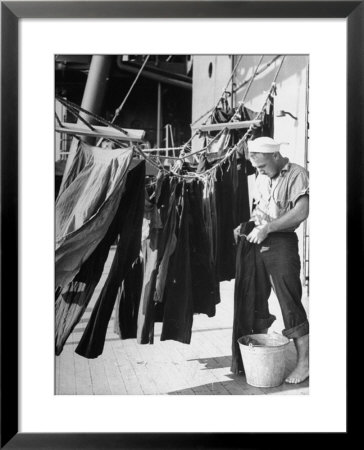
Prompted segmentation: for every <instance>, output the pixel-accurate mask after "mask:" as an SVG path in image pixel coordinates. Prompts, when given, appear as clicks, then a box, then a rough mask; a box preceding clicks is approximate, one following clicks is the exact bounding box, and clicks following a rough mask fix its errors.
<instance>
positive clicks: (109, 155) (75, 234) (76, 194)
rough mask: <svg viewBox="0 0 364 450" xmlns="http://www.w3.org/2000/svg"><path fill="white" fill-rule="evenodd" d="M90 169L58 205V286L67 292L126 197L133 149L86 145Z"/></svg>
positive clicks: (83, 169)
mask: <svg viewBox="0 0 364 450" xmlns="http://www.w3.org/2000/svg"><path fill="white" fill-rule="evenodd" d="M82 151H83V152H84V153H85V155H86V157H85V158H86V161H87V162H86V165H85V166H84V167H83V168H82V169H81V171H80V172H79V173H78V175H77V176H76V177H75V178H74V180H73V181H72V182H71V183H70V184H69V185H68V186H67V188H66V189H65V190H64V191H63V192H62V193H61V194H60V195H59V197H58V199H57V202H56V258H55V259H56V280H55V281H56V282H55V287H56V289H57V288H59V287H60V288H63V287H65V286H66V285H67V284H68V283H70V282H71V281H72V280H73V278H74V277H75V276H76V274H77V273H78V272H79V271H80V269H81V266H82V264H83V263H84V262H85V261H86V260H87V258H88V257H89V256H90V255H91V254H92V252H93V251H94V250H95V249H96V247H97V245H98V244H99V242H100V241H101V240H102V238H103V237H104V236H105V234H106V232H107V230H108V228H109V226H110V224H111V222H112V220H113V218H114V215H115V212H116V210H117V206H118V204H119V202H120V198H121V196H122V193H123V189H124V184H125V178H126V173H127V171H128V167H129V164H130V162H131V159H132V154H133V151H132V149H131V148H130V149H120V150H106V149H101V148H98V147H90V146H88V145H86V144H82Z"/></svg>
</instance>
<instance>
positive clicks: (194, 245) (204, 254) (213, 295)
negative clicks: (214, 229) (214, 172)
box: [186, 181, 220, 317]
mask: <svg viewBox="0 0 364 450" xmlns="http://www.w3.org/2000/svg"><path fill="white" fill-rule="evenodd" d="M202 192H203V191H202V185H201V184H200V183H199V182H198V181H192V182H190V183H188V185H187V187H186V195H187V196H188V198H189V205H190V209H189V245H190V266H191V282H192V294H193V312H194V313H204V314H207V315H208V316H209V317H213V316H214V315H215V313H216V307H215V305H216V304H217V303H219V302H220V293H219V283H218V280H217V278H216V274H215V270H214V267H213V265H212V263H211V259H210V257H209V252H210V249H209V242H208V235H207V231H206V227H205V223H204V219H203V206H202Z"/></svg>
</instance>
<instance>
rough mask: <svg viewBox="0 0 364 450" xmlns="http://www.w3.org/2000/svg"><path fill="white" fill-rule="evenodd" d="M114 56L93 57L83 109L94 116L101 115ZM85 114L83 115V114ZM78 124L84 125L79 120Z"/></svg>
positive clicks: (73, 151)
mask: <svg viewBox="0 0 364 450" xmlns="http://www.w3.org/2000/svg"><path fill="white" fill-rule="evenodd" d="M112 58H113V56H108V55H107V56H105V55H93V56H92V59H91V63H90V69H89V72H88V76H87V81H86V85H85V90H84V93H83V98H82V103H81V107H82V108H83V109H87V111H90V112H92V113H94V114H99V113H100V109H101V105H102V102H103V100H104V95H105V90H106V85H107V81H108V79H109V78H108V77H109V74H110V66H111V61H112ZM82 114H83V113H82ZM83 117H84V118H85V119H86V120H87V121H88V122H90V123H92V122H93V118H92V117H91V116H88V115H87V114H83ZM77 123H78V124H80V123H82V121H81V120H80V119H79V120H78V121H77ZM82 139H83V140H85V142H88V143H91V144H92V143H94V141H95V138H90V137H88V138H87V137H84V138H82ZM77 145H78V144H77V140H76V139H73V140H72V143H71V147H70V153H69V155H68V158H67V164H66V168H65V171H64V176H63V180H62V185H61V187H60V191H59V192H60V193H61V192H62V191H63V184H64V181H65V178H66V177H65V175H66V174H67V173H68V170H69V168H70V167H71V164H72V161H73V159H74V157H75V154H76V149H77Z"/></svg>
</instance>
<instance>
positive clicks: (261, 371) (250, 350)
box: [238, 333, 289, 387]
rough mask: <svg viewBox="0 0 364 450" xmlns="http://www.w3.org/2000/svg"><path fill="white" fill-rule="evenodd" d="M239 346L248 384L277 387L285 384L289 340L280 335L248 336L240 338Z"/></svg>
mask: <svg viewBox="0 0 364 450" xmlns="http://www.w3.org/2000/svg"><path fill="white" fill-rule="evenodd" d="M238 344H239V347H240V353H241V357H242V359H243V364H244V369H245V375H246V381H247V383H248V384H250V385H251V386H256V387H275V386H279V385H280V384H282V383H283V379H284V375H285V371H286V359H285V350H286V347H287V345H288V344H289V339H287V338H286V337H285V336H282V335H281V334H278V333H274V334H248V335H246V336H242V337H241V338H239V339H238Z"/></svg>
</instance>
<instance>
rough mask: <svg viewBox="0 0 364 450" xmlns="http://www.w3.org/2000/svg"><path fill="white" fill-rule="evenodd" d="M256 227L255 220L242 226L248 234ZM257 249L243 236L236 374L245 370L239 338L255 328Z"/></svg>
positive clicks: (235, 338)
mask: <svg viewBox="0 0 364 450" xmlns="http://www.w3.org/2000/svg"><path fill="white" fill-rule="evenodd" d="M253 228H254V222H247V223H245V224H243V225H242V226H241V229H240V231H241V234H243V233H245V234H246V235H248V234H249V233H250V232H251V230H252V229H253ZM256 286H257V285H256V281H255V251H254V244H251V243H250V242H248V241H247V240H246V239H245V237H243V238H241V239H240V241H239V244H238V248H237V252H236V274H235V287H234V316H233V333H232V361H231V371H232V372H233V373H235V374H237V373H239V371H243V362H242V359H241V354H240V349H239V344H238V342H237V341H238V339H239V338H240V337H241V336H244V335H246V334H249V333H251V332H252V330H253V324H254V310H255V290H256Z"/></svg>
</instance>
